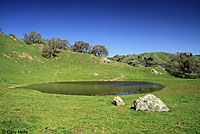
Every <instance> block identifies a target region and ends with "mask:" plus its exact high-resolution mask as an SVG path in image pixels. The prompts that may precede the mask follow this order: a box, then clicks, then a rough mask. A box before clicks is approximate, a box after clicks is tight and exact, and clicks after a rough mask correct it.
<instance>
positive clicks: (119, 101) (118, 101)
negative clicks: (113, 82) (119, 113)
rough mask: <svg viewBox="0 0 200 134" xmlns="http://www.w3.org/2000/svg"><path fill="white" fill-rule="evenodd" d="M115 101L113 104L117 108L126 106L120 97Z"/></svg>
mask: <svg viewBox="0 0 200 134" xmlns="http://www.w3.org/2000/svg"><path fill="white" fill-rule="evenodd" d="M113 100H114V102H113V103H114V105H115V106H120V105H125V103H124V102H123V100H122V99H121V98H120V97H119V96H117V97H115V98H114V99H113Z"/></svg>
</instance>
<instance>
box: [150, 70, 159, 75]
mask: <svg viewBox="0 0 200 134" xmlns="http://www.w3.org/2000/svg"><path fill="white" fill-rule="evenodd" d="M151 72H152V73H154V74H158V73H159V72H158V71H156V70H155V69H151Z"/></svg>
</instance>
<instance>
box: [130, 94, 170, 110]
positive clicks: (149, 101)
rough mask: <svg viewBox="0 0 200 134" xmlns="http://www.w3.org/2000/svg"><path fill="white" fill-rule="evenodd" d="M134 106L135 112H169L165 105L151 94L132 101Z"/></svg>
mask: <svg viewBox="0 0 200 134" xmlns="http://www.w3.org/2000/svg"><path fill="white" fill-rule="evenodd" d="M134 106H135V109H136V111H137V110H147V111H169V108H168V107H167V106H166V105H165V103H164V102H162V101H161V100H160V99H159V98H157V97H156V96H154V95H153V94H148V95H145V96H143V97H139V99H137V100H136V101H134Z"/></svg>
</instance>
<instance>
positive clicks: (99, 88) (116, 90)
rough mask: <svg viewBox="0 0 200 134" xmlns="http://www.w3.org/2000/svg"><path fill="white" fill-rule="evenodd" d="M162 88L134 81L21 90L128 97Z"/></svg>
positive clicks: (59, 84) (34, 86) (36, 86)
mask: <svg viewBox="0 0 200 134" xmlns="http://www.w3.org/2000/svg"><path fill="white" fill-rule="evenodd" d="M163 87H164V86H163V85H160V84H155V83H150V82H134V81H78V82H52V83H43V84H31V85H28V86H24V87H21V88H25V89H33V90H38V91H40V92H43V93H50V94H66V95H86V96H94V95H129V94H139V93H145V92H153V91H157V90H160V89H162V88H163Z"/></svg>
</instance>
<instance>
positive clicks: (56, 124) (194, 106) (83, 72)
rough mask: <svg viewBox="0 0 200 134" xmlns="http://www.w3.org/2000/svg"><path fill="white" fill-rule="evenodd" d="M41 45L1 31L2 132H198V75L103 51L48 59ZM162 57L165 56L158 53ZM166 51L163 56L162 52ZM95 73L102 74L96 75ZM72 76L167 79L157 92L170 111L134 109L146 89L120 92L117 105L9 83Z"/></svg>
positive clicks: (99, 98)
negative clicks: (109, 56) (183, 75)
mask: <svg viewBox="0 0 200 134" xmlns="http://www.w3.org/2000/svg"><path fill="white" fill-rule="evenodd" d="M41 55H42V54H41V45H39V44H36V45H26V44H25V43H24V42H23V40H20V39H19V40H18V39H16V40H14V39H13V38H11V37H9V36H8V35H4V34H0V132H4V131H6V132H7V131H8V132H9V131H13V132H15V131H18V130H22V131H23V130H25V131H28V133H31V134H35V133H42V134H43V133H46V134H49V133H50V134H63V133H66V134H67V133H119V134H121V133H123V134H126V133H127V134H128V133H129V134H133V133H144V134H145V133H180V134H182V133H191V134H193V133H200V129H199V122H200V118H199V112H200V109H199V104H200V88H199V87H200V84H199V83H200V80H199V79H196V80H195V79H180V78H175V77H172V76H170V75H168V73H167V72H165V71H164V70H163V69H162V68H160V67H154V68H155V69H156V70H158V71H160V72H162V73H163V74H162V75H156V74H153V73H151V72H150V70H151V69H152V67H132V66H129V65H127V64H125V63H119V62H116V61H112V64H105V63H101V59H102V57H94V56H92V55H90V54H83V53H76V52H71V51H62V52H61V54H60V55H59V57H57V58H54V59H45V58H43V57H42V56H41ZM158 57H159V58H158V59H165V58H164V57H162V56H158ZM161 57H162V58H161ZM94 73H96V74H98V75H97V76H95V75H94ZM73 80H76V81H78V80H129V81H148V82H155V83H160V84H164V85H165V88H164V89H162V90H160V91H156V92H153V94H154V95H156V96H157V97H159V98H160V99H161V100H163V101H164V102H165V103H166V104H167V105H168V107H169V108H170V110H171V111H170V112H161V113H160V112H147V111H135V110H134V109H131V107H132V106H133V101H134V100H136V99H137V98H138V97H141V96H144V95H145V94H137V95H121V96H120V97H122V99H123V100H124V102H125V103H126V105H125V106H120V107H115V106H113V105H112V99H113V98H114V97H115V96H73V95H58V94H46V93H41V92H39V91H35V90H28V89H22V88H8V87H11V86H16V85H28V84H31V83H43V82H53V81H73Z"/></svg>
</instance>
